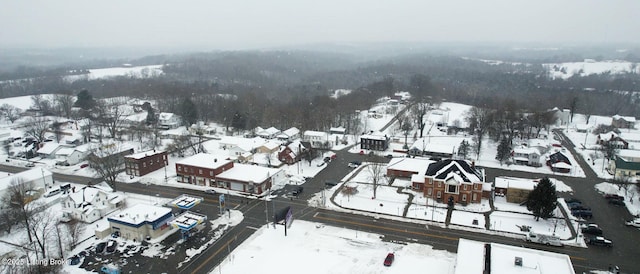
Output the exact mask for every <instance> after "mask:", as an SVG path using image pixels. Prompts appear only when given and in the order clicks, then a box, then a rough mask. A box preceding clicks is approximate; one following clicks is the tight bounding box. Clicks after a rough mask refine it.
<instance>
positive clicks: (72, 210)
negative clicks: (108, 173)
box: [61, 186, 124, 223]
mask: <svg viewBox="0 0 640 274" xmlns="http://www.w3.org/2000/svg"><path fill="white" fill-rule="evenodd" d="M73 190H74V192H71V193H69V195H67V196H65V197H64V198H63V199H62V201H61V203H62V217H63V218H70V219H74V220H78V221H81V222H85V223H93V222H95V221H97V220H99V219H100V218H102V217H104V216H106V215H107V214H109V213H110V212H112V211H114V210H116V209H118V208H120V207H122V206H123V205H124V201H123V199H122V197H120V196H119V195H117V194H114V193H107V192H105V191H103V190H101V189H99V188H96V187H92V186H85V187H82V188H81V189H78V190H76V189H75V188H74V189H73Z"/></svg>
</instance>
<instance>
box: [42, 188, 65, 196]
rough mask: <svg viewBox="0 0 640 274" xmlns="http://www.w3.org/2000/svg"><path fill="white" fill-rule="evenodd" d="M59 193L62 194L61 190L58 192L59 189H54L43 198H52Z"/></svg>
mask: <svg viewBox="0 0 640 274" xmlns="http://www.w3.org/2000/svg"><path fill="white" fill-rule="evenodd" d="M60 192H62V190H60V189H59V188H58V189H54V190H52V191H49V192H47V193H45V194H44V197H47V198H49V197H52V196H55V195H58V194H60Z"/></svg>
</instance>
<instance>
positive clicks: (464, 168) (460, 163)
mask: <svg viewBox="0 0 640 274" xmlns="http://www.w3.org/2000/svg"><path fill="white" fill-rule="evenodd" d="M451 162H455V163H457V164H454V165H450V166H449V164H451ZM447 166H449V167H448V168H447ZM444 168H447V169H446V170H443V169H444ZM452 172H456V173H457V174H458V175H460V177H462V179H463V180H464V181H465V182H472V181H471V180H470V179H469V178H468V176H467V174H471V175H475V176H477V177H478V179H480V180H482V175H481V174H480V172H479V171H478V170H477V169H475V168H473V167H471V166H470V165H469V162H467V161H464V160H453V159H445V160H440V161H437V162H435V163H432V164H430V165H429V167H427V172H426V173H425V175H426V176H430V177H434V176H435V178H436V179H440V180H444V179H445V178H446V177H447V175H448V174H449V173H452ZM437 173H440V174H438V175H437V176H436V174H437Z"/></svg>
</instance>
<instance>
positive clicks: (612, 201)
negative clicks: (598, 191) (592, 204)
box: [608, 199, 625, 206]
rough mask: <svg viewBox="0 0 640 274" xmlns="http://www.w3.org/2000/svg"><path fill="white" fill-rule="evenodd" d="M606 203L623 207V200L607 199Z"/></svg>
mask: <svg viewBox="0 0 640 274" xmlns="http://www.w3.org/2000/svg"><path fill="white" fill-rule="evenodd" d="M608 203H609V204H611V205H614V206H625V204H624V200H618V199H609V201H608Z"/></svg>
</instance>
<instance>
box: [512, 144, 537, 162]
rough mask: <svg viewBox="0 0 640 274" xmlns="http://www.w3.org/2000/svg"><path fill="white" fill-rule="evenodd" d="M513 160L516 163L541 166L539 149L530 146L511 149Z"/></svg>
mask: <svg viewBox="0 0 640 274" xmlns="http://www.w3.org/2000/svg"><path fill="white" fill-rule="evenodd" d="M512 154H513V162H514V163H515V164H517V165H527V166H541V163H540V156H541V155H540V151H538V150H537V149H535V148H530V147H517V148H514V149H513V152H512Z"/></svg>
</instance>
